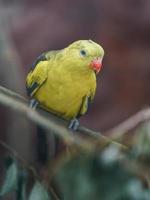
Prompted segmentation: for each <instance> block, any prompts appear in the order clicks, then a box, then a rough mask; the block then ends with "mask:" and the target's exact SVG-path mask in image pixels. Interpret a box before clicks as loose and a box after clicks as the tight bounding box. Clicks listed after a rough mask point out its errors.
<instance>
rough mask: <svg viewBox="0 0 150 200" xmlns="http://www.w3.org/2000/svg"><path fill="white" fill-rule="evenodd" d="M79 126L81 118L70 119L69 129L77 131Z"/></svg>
mask: <svg viewBox="0 0 150 200" xmlns="http://www.w3.org/2000/svg"><path fill="white" fill-rule="evenodd" d="M78 127H79V120H78V119H77V118H74V119H72V120H71V121H70V124H69V126H68V128H69V129H71V130H73V131H76V130H77V129H78Z"/></svg>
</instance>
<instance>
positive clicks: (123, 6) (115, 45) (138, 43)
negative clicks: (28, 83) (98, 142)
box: [0, 0, 150, 156]
mask: <svg viewBox="0 0 150 200" xmlns="http://www.w3.org/2000/svg"><path fill="white" fill-rule="evenodd" d="M149 24H150V1H149V0H145V1H143V0H111V1H109V0H92V1H91V0H82V1H81V0H75V1H74V0H61V1H58V0H43V1H40V0H0V84H1V85H3V86H5V87H7V88H10V89H13V90H14V91H16V92H19V93H20V94H22V95H24V96H25V95H26V92H25V77H26V74H27V72H28V70H29V69H30V66H31V64H32V63H33V61H34V60H35V59H36V57H37V56H38V55H40V54H41V53H42V52H44V51H47V50H52V49H53V50H54V49H61V48H64V47H66V46H67V45H68V44H70V43H72V42H73V41H75V40H79V39H92V40H94V41H95V42H97V43H99V44H101V45H102V46H103V47H104V49H105V58H104V62H103V69H102V72H101V73H100V75H99V76H98V80H97V83H98V88H97V93H96V97H95V100H94V103H93V105H92V106H91V108H90V110H89V112H88V114H87V115H85V116H84V117H83V118H82V119H81V122H82V124H83V125H85V126H87V127H89V128H92V129H95V130H101V131H105V130H107V129H109V128H111V127H113V126H116V125H117V124H118V123H120V122H122V121H123V120H125V119H127V118H128V117H129V116H131V115H132V114H134V113H136V112H137V111H139V110H141V109H142V108H145V107H147V106H148V105H149V103H150V87H149V79H150V66H149V65H150V64H149V58H150V26H149ZM0 121H1V123H0V136H1V137H3V138H6V139H7V140H8V141H9V142H10V143H11V145H12V146H13V145H16V140H17V141H20V143H19V144H18V142H17V146H18V148H19V149H22V152H23V154H29V152H30V149H29V148H28V149H27V148H25V147H27V146H31V145H30V143H31V139H30V137H31V135H30V131H29V130H31V131H32V130H33V129H34V128H33V127H31V126H29V124H28V123H27V121H26V120H25V119H22V117H20V116H18V115H17V116H15V115H14V113H11V112H10V111H8V110H7V109H4V108H3V107H1V106H0ZM10 130H11V132H12V134H11V135H10ZM13 130H14V131H13ZM16 138H17V139H16ZM22 141H23V142H22ZM25 149H26V151H25ZM25 156H26V155H25Z"/></svg>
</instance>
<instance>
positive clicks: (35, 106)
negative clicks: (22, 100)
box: [29, 99, 39, 110]
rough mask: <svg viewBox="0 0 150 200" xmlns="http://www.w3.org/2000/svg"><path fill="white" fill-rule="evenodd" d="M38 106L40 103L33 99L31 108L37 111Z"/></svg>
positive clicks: (30, 104)
mask: <svg viewBox="0 0 150 200" xmlns="http://www.w3.org/2000/svg"><path fill="white" fill-rule="evenodd" d="M38 104H39V103H38V101H37V100H36V99H31V100H30V103H29V107H30V108H32V109H34V110H35V109H36V108H37V106H38Z"/></svg>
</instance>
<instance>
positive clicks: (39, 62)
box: [26, 50, 59, 97]
mask: <svg viewBox="0 0 150 200" xmlns="http://www.w3.org/2000/svg"><path fill="white" fill-rule="evenodd" d="M58 52H59V50H57V51H49V52H45V53H43V54H41V55H40V56H39V57H38V58H37V59H36V60H35V62H34V63H33V65H32V66H31V70H30V72H29V73H28V76H27V79H26V88H27V94H28V96H30V97H32V96H33V95H34V94H35V92H36V91H37V90H38V89H39V88H40V87H41V86H42V84H43V83H44V82H45V81H46V80H47V76H48V70H49V67H50V66H49V62H50V60H51V59H53V58H54V57H55V56H56V54H57V53H58Z"/></svg>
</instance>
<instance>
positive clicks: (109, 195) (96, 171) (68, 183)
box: [56, 147, 150, 200]
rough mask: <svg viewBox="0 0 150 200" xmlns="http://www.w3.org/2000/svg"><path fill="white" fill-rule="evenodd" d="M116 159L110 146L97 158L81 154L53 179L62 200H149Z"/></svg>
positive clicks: (136, 180) (133, 176)
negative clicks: (56, 183)
mask: <svg viewBox="0 0 150 200" xmlns="http://www.w3.org/2000/svg"><path fill="white" fill-rule="evenodd" d="M111 148H112V147H111ZM108 154H110V156H109V155H108ZM112 157H113V158H112ZM117 157H118V158H119V153H118V150H117V149H116V150H114V147H113V148H112V149H108V148H106V149H105V150H104V151H103V152H102V153H101V154H100V155H99V154H98V155H88V154H87V155H86V154H80V155H79V156H77V157H76V158H73V159H71V160H70V161H69V162H67V163H66V164H65V165H64V166H63V167H62V168H61V169H60V171H59V172H58V174H57V177H56V178H57V180H58V184H59V186H60V188H61V189H62V193H63V195H64V198H65V200H70V199H71V200H85V199H86V200H91V199H94V200H99V199H103V200H127V199H128V200H148V199H149V198H148V195H150V192H149V191H148V190H146V189H144V188H143V185H142V183H141V181H140V179H139V178H138V177H135V175H133V174H132V173H131V172H130V171H128V170H127V169H126V168H125V167H124V163H121V160H119V159H117Z"/></svg>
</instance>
